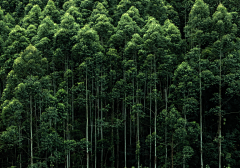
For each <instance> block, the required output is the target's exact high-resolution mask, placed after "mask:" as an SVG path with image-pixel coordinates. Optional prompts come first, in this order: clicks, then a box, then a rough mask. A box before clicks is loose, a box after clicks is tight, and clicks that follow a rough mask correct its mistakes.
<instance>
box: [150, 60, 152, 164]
mask: <svg viewBox="0 0 240 168" xmlns="http://www.w3.org/2000/svg"><path fill="white" fill-rule="evenodd" d="M150 74H151V75H152V60H151V73H150ZM149 108H150V165H149V167H150V168H152V78H151V80H150V107H149Z"/></svg>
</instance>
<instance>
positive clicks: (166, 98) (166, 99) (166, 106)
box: [165, 84, 168, 168]
mask: <svg viewBox="0 0 240 168" xmlns="http://www.w3.org/2000/svg"><path fill="white" fill-rule="evenodd" d="M167 86H168V84H167ZM165 102H166V105H165V109H166V112H167V110H168V104H167V103H168V97H167V88H165ZM166 167H167V124H165V168H166Z"/></svg>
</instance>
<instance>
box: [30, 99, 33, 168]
mask: <svg viewBox="0 0 240 168" xmlns="http://www.w3.org/2000/svg"><path fill="white" fill-rule="evenodd" d="M30 132H31V139H30V141H31V166H33V132H32V95H30Z"/></svg>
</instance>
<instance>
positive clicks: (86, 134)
mask: <svg viewBox="0 0 240 168" xmlns="http://www.w3.org/2000/svg"><path fill="white" fill-rule="evenodd" d="M86 120H87V121H86V142H87V168H89V152H88V93H87V65H86Z"/></svg>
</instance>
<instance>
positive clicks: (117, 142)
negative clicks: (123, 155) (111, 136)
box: [117, 99, 119, 168]
mask: <svg viewBox="0 0 240 168" xmlns="http://www.w3.org/2000/svg"><path fill="white" fill-rule="evenodd" d="M117 102H118V99H117ZM118 108H119V104H118V103H117V120H118ZM117 168H119V129H118V126H117Z"/></svg>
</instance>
